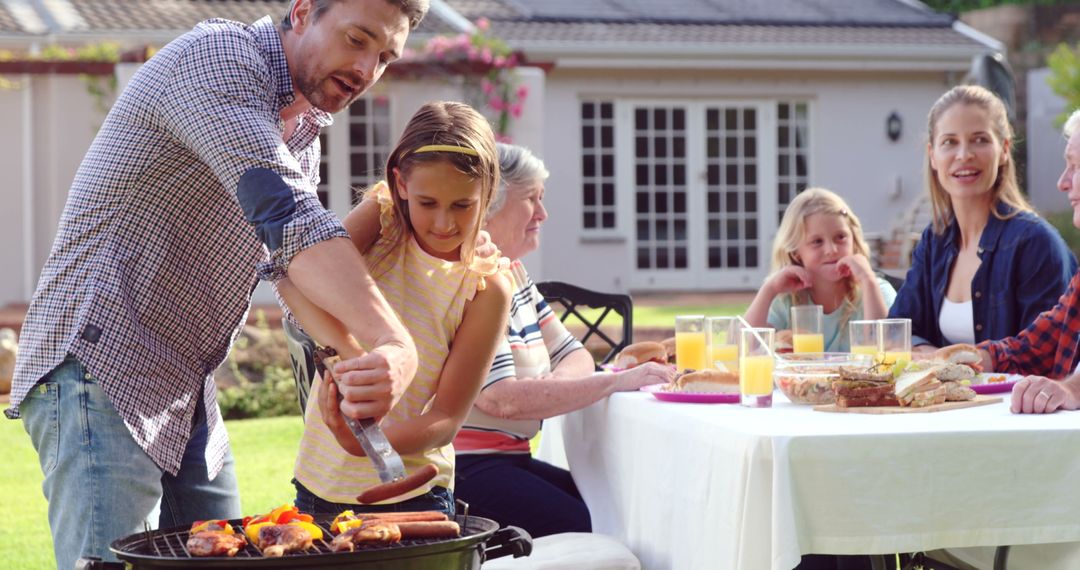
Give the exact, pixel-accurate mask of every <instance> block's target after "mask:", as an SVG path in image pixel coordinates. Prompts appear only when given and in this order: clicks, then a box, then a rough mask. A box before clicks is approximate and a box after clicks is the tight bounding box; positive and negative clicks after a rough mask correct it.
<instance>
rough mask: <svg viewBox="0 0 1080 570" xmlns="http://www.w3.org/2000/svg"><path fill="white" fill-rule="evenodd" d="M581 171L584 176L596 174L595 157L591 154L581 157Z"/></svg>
mask: <svg viewBox="0 0 1080 570" xmlns="http://www.w3.org/2000/svg"><path fill="white" fill-rule="evenodd" d="M581 171H582V173H583V174H584V175H585V176H596V157H595V156H593V155H591V154H586V155H585V156H583V157H581Z"/></svg>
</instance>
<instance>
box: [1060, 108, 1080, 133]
mask: <svg viewBox="0 0 1080 570" xmlns="http://www.w3.org/2000/svg"><path fill="white" fill-rule="evenodd" d="M1061 131H1062V132H1063V133H1065V138H1067V139H1071V138H1072V136H1073V135H1074V134H1076V131H1080V109H1077V110H1075V111H1073V112H1072V114H1071V115H1069V118H1068V119H1065V126H1064V127H1062V129H1061Z"/></svg>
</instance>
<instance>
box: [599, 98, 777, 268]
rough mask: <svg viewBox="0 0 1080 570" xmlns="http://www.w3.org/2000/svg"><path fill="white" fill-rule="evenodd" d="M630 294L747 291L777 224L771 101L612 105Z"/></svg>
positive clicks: (626, 102)
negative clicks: (627, 195) (625, 194)
mask: <svg viewBox="0 0 1080 570" xmlns="http://www.w3.org/2000/svg"><path fill="white" fill-rule="evenodd" d="M616 113H617V115H618V117H619V119H618V124H619V126H620V127H621V128H619V129H618V136H619V137H620V141H619V143H620V144H618V145H616V152H617V160H616V163H617V164H618V165H619V166H620V168H619V187H620V188H630V189H632V197H631V199H629V200H627V199H624V200H621V202H622V204H623V209H622V211H621V212H620V215H621V216H622V217H623V219H628V220H631V221H632V224H631V226H632V227H631V232H630V236H631V248H630V250H631V255H632V257H633V260H632V267H633V268H634V269H635V271H634V272H633V277H632V279H631V281H632V287H633V288H636V289H737V288H753V287H754V286H756V285H757V284H758V283H760V282H761V280H762V279H763V278H764V277H765V275H766V274H767V272H768V266H769V254H770V252H769V248H770V246H771V243H772V238H773V236H774V235H775V231H776V225H777V218H778V215H777V212H778V205H777V197H776V159H775V157H776V126H775V125H776V117H775V114H776V104H775V103H774V102H763V101H723V102H716V101H683V102H672V101H663V100H623V101H619V102H618V103H617V109H616Z"/></svg>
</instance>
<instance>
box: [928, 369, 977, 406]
mask: <svg viewBox="0 0 1080 570" xmlns="http://www.w3.org/2000/svg"><path fill="white" fill-rule="evenodd" d="M936 376H937V379H938V380H940V381H941V382H942V383H943V384H945V401H947V402H966V401H968V400H973V399H975V390H972V389H971V388H970V387H969V386H968V384H971V381H972V380H973V379H974V378H975V371H974V370H972V369H971V368H969V367H968V366H967V365H965V364H953V363H949V364H943V365H942V366H941V368H940V369H938V371H937V374H936Z"/></svg>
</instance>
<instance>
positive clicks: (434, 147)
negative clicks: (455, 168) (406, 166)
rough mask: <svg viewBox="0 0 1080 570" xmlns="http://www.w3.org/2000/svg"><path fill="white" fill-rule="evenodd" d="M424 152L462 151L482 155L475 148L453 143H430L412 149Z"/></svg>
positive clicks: (470, 154) (418, 152)
mask: <svg viewBox="0 0 1080 570" xmlns="http://www.w3.org/2000/svg"><path fill="white" fill-rule="evenodd" d="M422 152H460V153H461V154H467V155H469V156H480V153H479V152H476V150H474V149H471V148H469V147H467V146H454V145H452V144H429V145H424V146H422V147H420V148H418V149H416V150H414V151H412V153H413V154H420V153H422Z"/></svg>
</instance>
